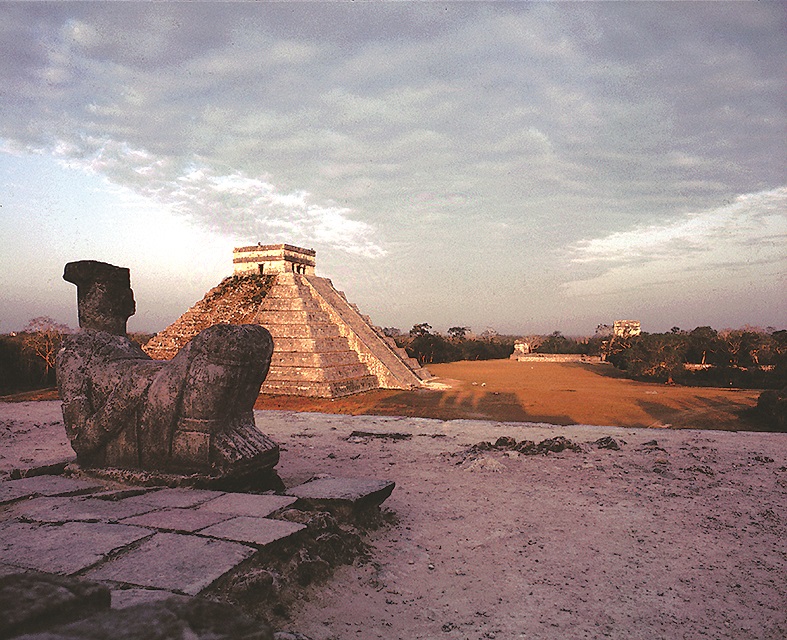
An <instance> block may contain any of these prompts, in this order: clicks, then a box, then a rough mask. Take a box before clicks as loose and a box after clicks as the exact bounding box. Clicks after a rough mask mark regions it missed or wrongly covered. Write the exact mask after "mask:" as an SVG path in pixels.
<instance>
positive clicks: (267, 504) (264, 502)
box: [199, 493, 297, 518]
mask: <svg viewBox="0 0 787 640" xmlns="http://www.w3.org/2000/svg"><path fill="white" fill-rule="evenodd" d="M296 500H297V498H292V497H289V496H268V495H257V494H253V493H227V494H225V495H223V496H221V497H218V498H216V499H215V500H211V501H210V502H205V503H203V504H202V505H201V506H200V507H199V510H200V511H213V512H216V513H229V514H232V515H235V516H254V517H257V518H264V517H265V516H268V515H270V514H271V513H273V512H274V511H278V510H279V509H283V508H284V507H289V506H290V505H291V504H292V503H293V502H295V501H296Z"/></svg>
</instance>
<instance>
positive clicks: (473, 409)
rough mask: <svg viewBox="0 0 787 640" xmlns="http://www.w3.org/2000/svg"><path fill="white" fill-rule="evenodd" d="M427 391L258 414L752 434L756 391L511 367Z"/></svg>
mask: <svg viewBox="0 0 787 640" xmlns="http://www.w3.org/2000/svg"><path fill="white" fill-rule="evenodd" d="M429 370H430V371H431V372H432V373H433V374H434V375H437V376H439V379H438V380H437V384H436V385H435V388H434V389H431V390H420V391H417V392H411V391H373V392H369V393H364V394H361V395H357V396H350V397H348V398H339V399H336V400H324V399H319V398H315V399H309V398H293V397H285V396H260V398H259V400H258V402H257V405H256V406H257V408H258V409H277V410H298V411H318V412H323V413H342V414H350V415H362V414H366V415H389V416H397V415H398V416H414V417H429V418H439V419H441V420H456V419H473V420H495V421H517V422H548V423H550V424H563V425H569V424H593V425H617V426H625V427H672V428H692V429H725V430H729V429H733V430H734V429H759V428H762V427H761V425H758V424H757V423H756V422H755V421H752V420H751V419H742V415H743V412H745V410H746V409H749V408H751V407H753V406H755V405H756V404H757V398H758V397H759V394H760V391H757V390H748V389H718V388H699V387H681V386H677V385H670V386H668V385H665V384H655V383H644V382H635V381H633V380H629V379H627V378H625V377H624V375H623V374H622V373H621V372H620V371H618V370H616V369H615V368H614V367H613V366H612V365H609V364H602V365H598V364H597V365H592V364H565V363H553V362H539V363H527V362H516V361H512V360H487V361H464V362H452V363H448V364H438V365H430V366H429Z"/></svg>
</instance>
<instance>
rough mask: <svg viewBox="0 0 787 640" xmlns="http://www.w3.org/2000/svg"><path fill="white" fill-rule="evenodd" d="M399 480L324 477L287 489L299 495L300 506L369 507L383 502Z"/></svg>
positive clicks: (291, 493)
mask: <svg viewBox="0 0 787 640" xmlns="http://www.w3.org/2000/svg"><path fill="white" fill-rule="evenodd" d="M395 486H396V483H394V482H392V481H390V480H376V479H374V478H320V479H317V480H310V481H309V482H306V483H304V484H301V485H298V486H297V487H293V488H292V489H290V490H288V491H287V494H288V495H291V496H295V497H296V498H298V499H299V501H298V506H301V505H303V506H308V507H309V508H330V507H331V506H332V505H333V506H341V505H345V506H351V507H366V506H374V505H378V504H381V503H382V502H383V501H384V500H385V499H386V498H388V496H390V495H391V492H392V491H393V490H394V487H395Z"/></svg>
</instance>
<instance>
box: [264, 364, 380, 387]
mask: <svg viewBox="0 0 787 640" xmlns="http://www.w3.org/2000/svg"><path fill="white" fill-rule="evenodd" d="M368 373H369V372H368V371H367V370H366V367H365V366H364V365H363V364H362V363H361V362H358V361H356V362H354V363H351V364H346V365H340V366H333V367H283V366H279V365H271V368H270V370H269V371H268V377H267V378H266V380H269V381H271V382H280V381H282V380H292V381H305V382H308V381H313V382H336V381H339V380H346V379H348V378H362V377H363V376H365V375H368Z"/></svg>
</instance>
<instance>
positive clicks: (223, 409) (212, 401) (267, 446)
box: [56, 260, 279, 477]
mask: <svg viewBox="0 0 787 640" xmlns="http://www.w3.org/2000/svg"><path fill="white" fill-rule="evenodd" d="M63 278H64V279H65V280H66V281H68V282H72V283H74V284H75V285H76V286H77V305H78V308H79V326H80V331H79V332H77V333H75V334H72V335H69V336H66V337H65V338H64V341H63V346H62V348H61V350H60V352H59V354H58V357H57V365H56V368H57V380H58V388H59V391H60V397H61V399H62V401H63V420H64V422H65V426H66V433H67V434H68V438H69V440H70V441H71V446H72V447H73V448H74V451H75V452H76V454H77V461H78V462H79V463H80V464H81V465H83V466H85V467H118V468H123V469H140V470H146V471H158V472H166V473H179V474H205V475H208V476H211V477H241V476H247V475H251V474H254V473H256V472H261V471H265V470H269V469H272V468H273V467H274V466H275V465H276V463H277V462H278V460H279V447H278V445H277V444H276V443H275V442H273V441H272V440H271V439H270V438H268V437H267V436H265V435H264V434H262V433H261V432H260V431H259V430H258V429H257V428H256V426H255V424H254V413H253V408H254V402H255V400H256V398H257V395H258V394H259V391H260V386H261V385H262V382H263V380H265V376H266V375H267V373H268V367H269V366H270V360H271V354H272V353H273V340H272V339H271V336H270V333H268V331H267V330H266V329H265V328H263V327H261V326H258V325H249V324H246V325H229V324H220V325H215V326H212V327H210V328H208V329H205V330H204V331H202V332H201V333H200V334H199V335H197V336H196V337H195V338H194V339H193V340H192V341H191V342H189V343H188V344H187V345H186V346H185V347H184V348H183V349H182V350H181V351H180V352H179V353H178V354H177V355H176V356H175V357H174V358H173V359H172V360H170V361H160V360H153V359H151V358H150V356H148V355H147V354H146V353H145V352H144V351H142V349H141V348H140V347H139V346H138V345H136V344H135V343H133V342H131V340H129V339H128V337H127V335H126V323H127V321H128V318H129V317H130V316H132V315H133V314H134V312H135V303H134V294H133V291H132V290H131V282H130V274H129V270H128V269H125V268H121V267H116V266H114V265H111V264H107V263H104V262H96V261H93V260H84V261H80V262H70V263H68V264H67V265H66V267H65V272H64V274H63Z"/></svg>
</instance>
